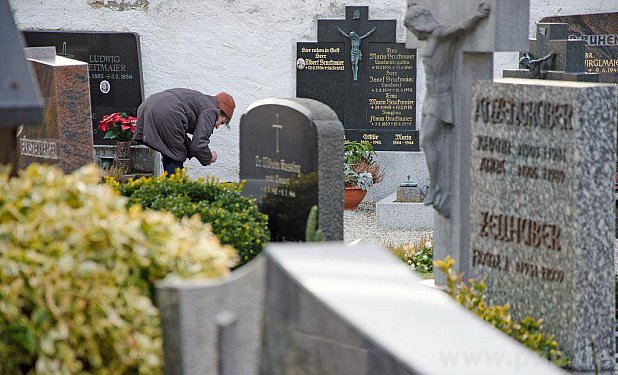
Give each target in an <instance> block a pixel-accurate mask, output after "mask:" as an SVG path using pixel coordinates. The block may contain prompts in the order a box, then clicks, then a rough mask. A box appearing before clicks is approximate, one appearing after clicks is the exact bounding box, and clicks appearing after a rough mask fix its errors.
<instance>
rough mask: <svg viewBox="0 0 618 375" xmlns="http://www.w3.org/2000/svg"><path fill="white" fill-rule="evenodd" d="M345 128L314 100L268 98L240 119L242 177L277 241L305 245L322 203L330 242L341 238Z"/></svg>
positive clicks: (321, 224)
mask: <svg viewBox="0 0 618 375" xmlns="http://www.w3.org/2000/svg"><path fill="white" fill-rule="evenodd" d="M342 139H343V127H342V126H341V123H340V122H339V120H338V119H337V115H336V114H335V113H334V112H333V111H332V110H331V109H330V108H329V107H328V106H326V105H324V104H322V103H320V102H317V101H315V100H311V99H299V98H294V99H265V100H260V101H258V102H255V103H253V104H252V105H251V106H250V107H249V108H248V109H247V112H246V113H245V114H244V115H243V116H242V118H241V120H240V179H241V180H245V181H246V182H245V185H244V190H243V194H245V195H248V196H251V197H254V198H256V199H257V202H258V204H259V206H260V210H261V211H262V212H263V213H266V214H267V215H268V216H269V220H268V225H269V228H270V231H271V239H272V240H273V241H303V240H304V239H305V227H306V221H307V216H308V215H309V211H310V209H311V207H312V206H314V205H318V225H319V228H320V229H321V230H322V231H323V232H324V235H325V236H326V239H327V240H331V241H335V240H342V239H343V143H342V142H341V140H342Z"/></svg>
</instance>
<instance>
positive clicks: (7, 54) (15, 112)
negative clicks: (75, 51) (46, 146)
mask: <svg viewBox="0 0 618 375" xmlns="http://www.w3.org/2000/svg"><path fill="white" fill-rule="evenodd" d="M0 35H2V39H1V40H0V47H1V48H2V54H0V77H2V80H3V84H1V85H0V164H9V163H10V164H11V165H12V166H13V169H12V172H11V174H12V175H15V173H16V170H17V152H18V151H17V127H18V126H20V125H22V124H27V125H31V124H39V123H40V122H41V119H42V113H43V109H42V105H41V101H40V100H39V97H38V93H37V89H36V86H35V84H34V81H33V78H32V75H31V73H30V70H29V69H28V65H27V64H26V58H25V56H24V52H23V49H22V48H23V47H22V44H21V40H20V37H19V34H18V32H17V28H16V27H15V20H13V13H12V11H11V7H10V6H9V3H8V0H0Z"/></svg>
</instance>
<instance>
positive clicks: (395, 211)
mask: <svg viewBox="0 0 618 375" xmlns="http://www.w3.org/2000/svg"><path fill="white" fill-rule="evenodd" d="M395 198H396V193H393V194H391V195H389V196H388V197H386V198H384V199H382V200H381V201H379V202H378V203H376V224H377V225H378V227H382V228H391V229H427V228H433V208H431V207H429V206H425V205H424V204H423V203H422V202H421V203H412V202H396V201H395Z"/></svg>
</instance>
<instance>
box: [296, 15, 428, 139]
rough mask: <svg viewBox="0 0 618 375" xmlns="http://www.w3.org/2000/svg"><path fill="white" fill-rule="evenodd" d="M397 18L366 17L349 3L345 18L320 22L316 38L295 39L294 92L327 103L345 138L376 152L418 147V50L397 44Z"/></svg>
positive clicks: (299, 95)
mask: <svg viewBox="0 0 618 375" xmlns="http://www.w3.org/2000/svg"><path fill="white" fill-rule="evenodd" d="M395 40H396V21H395V20H369V8H368V7H366V6H347V7H346V18H345V19H344V20H318V42H317V43H308V42H302V43H297V61H296V67H297V70H296V96H298V97H303V98H311V99H315V100H318V101H320V102H323V103H325V104H326V105H328V106H330V107H331V108H332V109H333V110H334V111H335V112H336V113H337V116H338V117H339V119H340V120H341V121H342V122H343V124H344V128H345V136H346V139H349V140H354V141H368V142H370V143H372V145H373V147H374V149H375V150H377V151H419V142H418V137H419V136H418V131H417V130H416V51H415V50H410V49H406V48H405V46H404V44H403V43H396V42H395Z"/></svg>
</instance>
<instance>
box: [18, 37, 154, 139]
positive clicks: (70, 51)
mask: <svg viewBox="0 0 618 375" xmlns="http://www.w3.org/2000/svg"><path fill="white" fill-rule="evenodd" d="M23 35H24V38H25V41H26V45H27V46H28V47H45V46H55V47H56V53H57V54H58V55H59V56H64V57H69V58H72V59H75V60H80V61H83V62H86V63H88V69H89V72H90V100H91V106H92V126H93V134H94V141H95V144H99V145H100V144H113V143H115V141H113V140H107V139H106V140H104V139H103V137H104V136H105V134H104V132H101V131H99V130H98V125H99V121H100V120H101V119H102V118H103V116H104V115H107V114H110V113H113V112H127V113H129V114H131V115H133V116H135V115H136V114H137V107H139V105H140V104H141V103H142V101H143V96H144V94H143V92H144V90H143V81H142V68H141V54H140V42H139V35H138V34H136V33H111V32H77V31H75V32H68V31H24V32H23Z"/></svg>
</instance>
